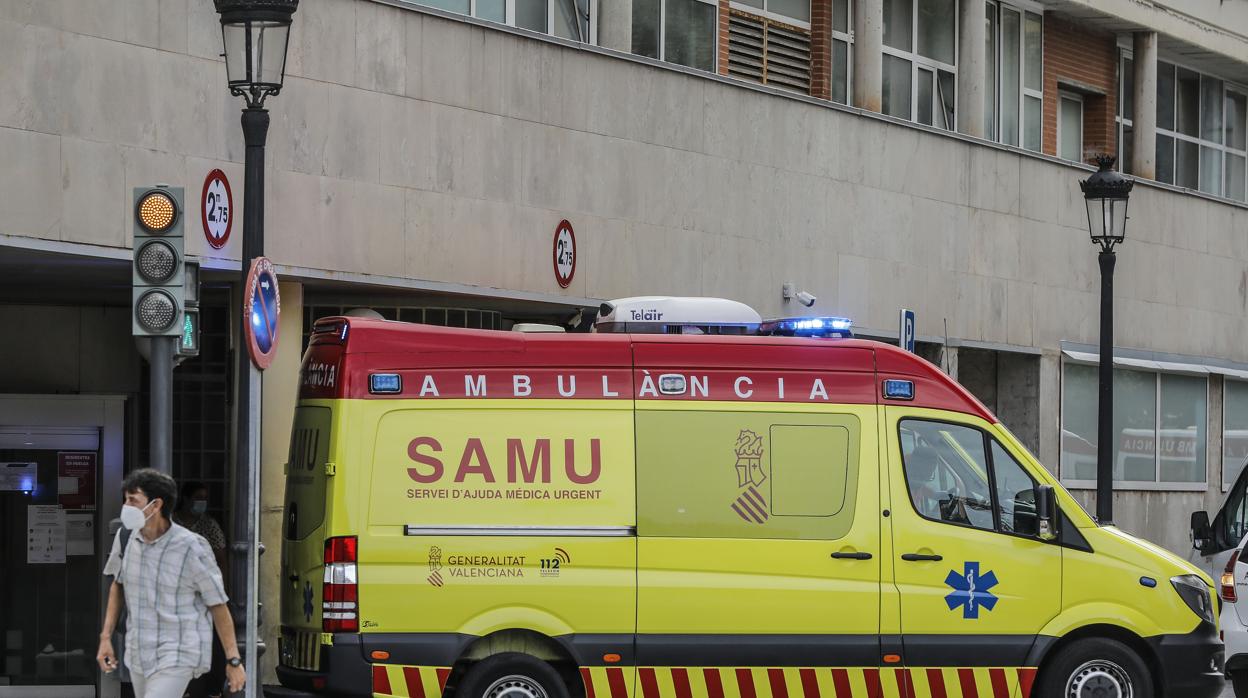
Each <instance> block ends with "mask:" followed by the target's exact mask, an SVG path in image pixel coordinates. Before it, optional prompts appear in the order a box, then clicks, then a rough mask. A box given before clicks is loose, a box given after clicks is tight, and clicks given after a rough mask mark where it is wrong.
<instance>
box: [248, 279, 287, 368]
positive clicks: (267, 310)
mask: <svg viewBox="0 0 1248 698" xmlns="http://www.w3.org/2000/svg"><path fill="white" fill-rule="evenodd" d="M281 312H282V303H281V298H280V297H279V296H278V293H277V272H276V271H274V270H273V262H271V261H269V258H268V257H257V258H256V259H254V260H252V262H251V271H249V272H248V273H247V295H246V297H245V298H244V299H243V317H245V318H247V325H246V327H247V350H248V351H249V352H250V353H251V362H252V363H254V364H255V365H256V368H258V369H260V370H261V371H263V370H264V369H266V368H268V367H269V364H271V363H273V355H274V354H276V353H277V323H278V320H279V318H280V316H281Z"/></svg>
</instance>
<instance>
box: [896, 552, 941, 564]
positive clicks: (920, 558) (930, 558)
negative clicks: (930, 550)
mask: <svg viewBox="0 0 1248 698" xmlns="http://www.w3.org/2000/svg"><path fill="white" fill-rule="evenodd" d="M901 559H903V560H905V561H906V562H940V561H941V560H943V559H945V558H943V557H941V556H939V555H924V554H922V553H906V554H904V555H902V556H901Z"/></svg>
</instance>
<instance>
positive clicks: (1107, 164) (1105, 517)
mask: <svg viewBox="0 0 1248 698" xmlns="http://www.w3.org/2000/svg"><path fill="white" fill-rule="evenodd" d="M1096 163H1097V165H1099V166H1100V169H1099V170H1097V171H1096V174H1094V175H1092V176H1091V177H1089V178H1087V179H1086V180H1084V181H1082V182H1080V183H1079V188H1080V189H1082V190H1083V198H1084V200H1085V202H1086V203H1087V206H1088V234H1089V235H1091V236H1092V244H1094V245H1099V246H1100V248H1101V252H1100V254H1099V255H1098V259H1099V261H1100V264H1101V364H1100V367H1099V375H1100V391H1099V399H1098V403H1097V412H1096V434H1097V436H1096V518H1097V521H1098V522H1099V523H1100V524H1101V525H1102V526H1108V525H1110V524H1112V523H1113V521H1114V441H1113V417H1114V261H1115V255H1114V246H1115V245H1117V244H1118V243H1120V242H1122V241H1123V239H1124V238H1125V237H1126V232H1127V199H1128V197H1130V195H1131V187H1132V186H1134V185H1135V183H1134V182H1133V181H1131V180H1130V179H1127V178H1126V177H1123V176H1122V175H1121V174H1119V173H1117V172H1115V171H1114V170H1113V169H1112V168H1113V166H1114V158H1113V157H1111V156H1108V155H1101V156H1099V157H1097V158H1096Z"/></svg>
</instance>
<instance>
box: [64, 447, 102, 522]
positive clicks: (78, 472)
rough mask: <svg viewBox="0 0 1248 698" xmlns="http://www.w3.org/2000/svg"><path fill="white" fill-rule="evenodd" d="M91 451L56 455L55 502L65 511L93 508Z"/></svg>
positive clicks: (92, 456)
mask: <svg viewBox="0 0 1248 698" xmlns="http://www.w3.org/2000/svg"><path fill="white" fill-rule="evenodd" d="M96 461H97V459H96V455H95V453H94V452H93V451H60V452H58V453H57V454H56V468H57V480H56V494H57V497H56V501H57V502H60V505H61V507H62V508H65V509H94V508H95V467H96Z"/></svg>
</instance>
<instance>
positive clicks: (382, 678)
mask: <svg viewBox="0 0 1248 698" xmlns="http://www.w3.org/2000/svg"><path fill="white" fill-rule="evenodd" d="M373 693H384V694H386V695H390V694H391V693H393V691H391V690H390V674H389V673H387V672H386V667H384V666H382V665H381V664H374V665H373Z"/></svg>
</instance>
